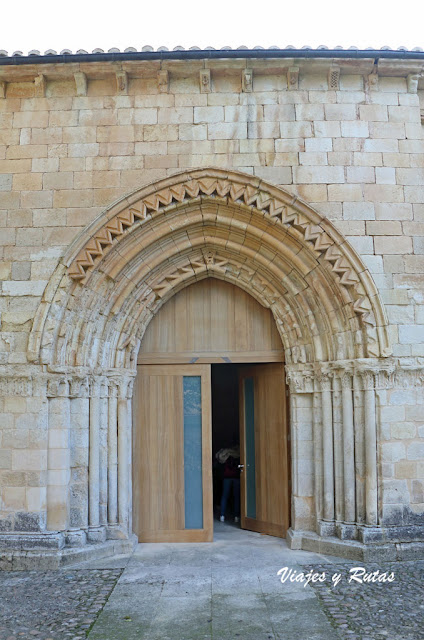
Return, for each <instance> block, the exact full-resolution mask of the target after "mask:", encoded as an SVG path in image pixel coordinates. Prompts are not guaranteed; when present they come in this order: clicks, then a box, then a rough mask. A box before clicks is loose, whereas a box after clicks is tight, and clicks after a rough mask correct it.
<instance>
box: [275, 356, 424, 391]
mask: <svg viewBox="0 0 424 640" xmlns="http://www.w3.org/2000/svg"><path fill="white" fill-rule="evenodd" d="M286 375H287V383H288V384H289V386H290V391H291V392H292V393H311V392H312V391H313V390H323V389H328V390H330V389H331V388H332V380H333V379H334V378H337V379H339V380H340V384H341V386H342V387H348V388H352V385H353V382H352V381H353V378H354V377H355V379H356V380H357V382H358V384H359V386H358V389H360V388H361V389H362V390H365V389H376V390H378V389H414V388H421V389H423V388H424V364H420V363H416V364H415V365H411V364H403V363H402V362H401V361H396V360H394V359H390V360H386V359H380V360H375V359H372V358H369V359H362V360H345V361H334V362H323V363H314V364H313V365H311V364H306V365H305V366H302V365H301V364H298V365H287V364H286ZM311 380H313V381H314V385H312V384H311Z"/></svg>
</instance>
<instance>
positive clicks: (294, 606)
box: [89, 523, 339, 640]
mask: <svg viewBox="0 0 424 640" xmlns="http://www.w3.org/2000/svg"><path fill="white" fill-rule="evenodd" d="M326 561H327V562H328V561H329V560H328V559H327V558H325V557H324V556H319V555H316V554H311V553H308V552H303V551H296V552H293V551H290V550H289V549H288V548H287V545H286V543H285V541H283V540H280V539H278V538H272V537H269V536H261V535H260V534H257V533H253V532H248V531H240V530H239V529H235V528H233V527H231V526H229V525H227V524H226V523H225V524H221V523H217V524H216V527H215V539H214V542H213V543H210V544H208V543H206V544H205V543H203V544H149V545H147V544H144V545H140V546H139V547H138V548H137V549H136V551H135V553H134V554H133V555H132V557H131V559H130V561H129V563H128V565H127V567H126V569H125V571H124V572H123V574H122V576H121V578H120V579H119V582H118V584H117V586H116V587H115V589H114V591H113V593H112V596H111V597H110V598H109V600H108V602H107V604H106V606H105V608H104V609H103V611H102V613H101V614H100V616H99V618H98V620H97V622H96V623H95V625H94V626H93V628H92V630H91V631H90V634H89V640H124V639H125V640H211V639H212V638H213V640H238V639H240V640H282V639H283V638H288V637H290V638H296V639H299V640H338V638H339V636H338V634H337V632H336V631H335V629H334V628H333V627H332V625H331V624H330V622H329V621H328V620H327V618H326V616H325V614H324V613H323V611H322V608H321V606H320V604H319V601H318V599H317V598H316V596H315V594H314V591H313V590H312V589H311V588H310V587H307V588H304V587H303V586H302V585H301V584H299V583H290V584H282V583H281V582H280V580H279V578H278V576H277V571H278V570H279V569H280V568H281V567H283V566H285V565H287V564H290V566H291V567H295V568H297V569H298V570H299V571H300V570H301V566H300V562H304V563H306V562H321V563H322V562H326Z"/></svg>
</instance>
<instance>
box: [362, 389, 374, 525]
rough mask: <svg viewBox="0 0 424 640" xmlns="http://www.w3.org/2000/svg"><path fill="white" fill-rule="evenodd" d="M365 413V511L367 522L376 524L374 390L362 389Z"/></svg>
mask: <svg viewBox="0 0 424 640" xmlns="http://www.w3.org/2000/svg"><path fill="white" fill-rule="evenodd" d="M364 405H365V406H364V414H365V511H366V522H367V524H373V525H375V524H377V432H376V422H375V391H374V389H373V388H366V389H365V391H364Z"/></svg>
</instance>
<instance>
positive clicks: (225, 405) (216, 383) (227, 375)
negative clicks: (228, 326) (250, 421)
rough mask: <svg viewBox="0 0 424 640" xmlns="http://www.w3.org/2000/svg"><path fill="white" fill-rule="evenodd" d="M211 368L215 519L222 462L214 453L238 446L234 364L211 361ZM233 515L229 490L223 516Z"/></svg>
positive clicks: (219, 497) (220, 492) (221, 481)
mask: <svg viewBox="0 0 424 640" xmlns="http://www.w3.org/2000/svg"><path fill="white" fill-rule="evenodd" d="M211 369H212V371H211V383H212V464H213V504H214V516H215V519H219V517H220V503H221V497H222V490H223V477H224V470H225V466H226V464H225V463H224V464H221V463H219V462H218V460H217V458H216V454H217V453H218V451H220V450H221V449H227V448H234V447H236V446H240V431H239V387H238V365H236V364H213V365H212V367H211ZM234 516H235V513H234V495H233V493H232V492H231V493H230V496H229V499H228V503H227V508H226V512H225V519H226V521H227V522H229V523H233V522H234Z"/></svg>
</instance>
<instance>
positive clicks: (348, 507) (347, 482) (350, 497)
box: [341, 372, 356, 523]
mask: <svg viewBox="0 0 424 640" xmlns="http://www.w3.org/2000/svg"><path fill="white" fill-rule="evenodd" d="M341 382H342V412H343V457H344V460H343V472H344V475H343V480H344V522H346V523H354V522H355V513H356V510H355V441H354V431H353V400H352V376H351V374H350V373H347V372H345V373H343V374H342V377H341Z"/></svg>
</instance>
